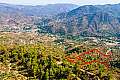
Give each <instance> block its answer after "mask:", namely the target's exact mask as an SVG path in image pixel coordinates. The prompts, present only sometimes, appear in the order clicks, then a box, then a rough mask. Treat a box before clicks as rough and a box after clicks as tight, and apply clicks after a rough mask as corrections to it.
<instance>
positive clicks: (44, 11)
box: [0, 3, 78, 16]
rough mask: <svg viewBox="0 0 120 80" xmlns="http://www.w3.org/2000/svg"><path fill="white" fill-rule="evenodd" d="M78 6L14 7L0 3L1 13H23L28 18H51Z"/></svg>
mask: <svg viewBox="0 0 120 80" xmlns="http://www.w3.org/2000/svg"><path fill="white" fill-rule="evenodd" d="M76 7H78V5H74V4H48V5H36V6H31V5H12V4H4V3H0V12H3V13H21V14H23V15H27V16H49V15H50V16H51V15H56V14H59V13H62V12H68V11H70V10H72V9H75V8H76Z"/></svg>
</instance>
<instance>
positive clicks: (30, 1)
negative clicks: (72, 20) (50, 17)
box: [0, 0, 120, 5]
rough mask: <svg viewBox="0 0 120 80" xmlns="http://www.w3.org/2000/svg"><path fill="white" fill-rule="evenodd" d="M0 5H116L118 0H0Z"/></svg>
mask: <svg viewBox="0 0 120 80" xmlns="http://www.w3.org/2000/svg"><path fill="white" fill-rule="evenodd" d="M0 3H9V4H17V5H46V4H56V3H72V4H77V5H98V4H99V5H103V4H117V3H120V0H0Z"/></svg>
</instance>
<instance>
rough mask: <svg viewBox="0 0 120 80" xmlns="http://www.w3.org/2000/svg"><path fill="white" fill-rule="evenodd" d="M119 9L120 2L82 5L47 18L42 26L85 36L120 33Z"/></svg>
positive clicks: (58, 31)
mask: <svg viewBox="0 0 120 80" xmlns="http://www.w3.org/2000/svg"><path fill="white" fill-rule="evenodd" d="M119 9H120V4H115V5H95V6H93V5H86V6H81V7H79V8H76V9H74V10H72V11H70V12H67V13H61V14H58V15H57V16H55V17H54V18H52V19H49V20H48V19H47V20H46V19H45V20H43V22H42V23H41V24H42V25H40V26H43V27H46V26H47V27H49V28H50V29H49V30H50V31H51V32H52V33H60V34H75V35H76V34H80V35H83V36H113V35H119V34H120V17H119ZM45 21H48V22H45ZM43 24H44V25H43Z"/></svg>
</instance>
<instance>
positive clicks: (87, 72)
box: [0, 34, 120, 80]
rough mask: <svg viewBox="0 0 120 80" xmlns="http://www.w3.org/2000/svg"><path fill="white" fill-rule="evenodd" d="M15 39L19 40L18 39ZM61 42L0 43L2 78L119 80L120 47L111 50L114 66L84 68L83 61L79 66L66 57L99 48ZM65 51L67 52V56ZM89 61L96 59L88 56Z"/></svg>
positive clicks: (98, 65)
mask: <svg viewBox="0 0 120 80" xmlns="http://www.w3.org/2000/svg"><path fill="white" fill-rule="evenodd" d="M24 35H25V34H24ZM21 36H22V35H21ZM6 37H7V35H6ZM9 38H10V36H9V37H7V39H8V41H9ZM15 38H16V39H17V37H15ZM22 38H23V37H22ZM29 38H30V36H29ZM3 39H4V38H3ZM19 39H20V38H19ZM10 40H12V39H10ZM1 41H2V40H1ZM27 41H28V39H27ZM61 41H62V42H63V40H58V42H57V41H55V43H54V42H53V43H52V42H51V43H43V42H36V43H32V44H30V43H27V44H18V43H19V42H18V43H15V44H14V43H13V44H9V45H8V44H7V42H3V43H0V79H1V80H4V79H5V80H14V79H16V80H26V79H28V80H36V79H40V80H53V79H55V80H80V79H81V80H91V79H92V80H98V79H100V80H119V78H120V77H119V71H120V70H119V64H120V63H119V62H120V61H119V59H120V58H119V50H120V49H119V47H114V48H111V49H113V51H112V52H113V53H114V55H113V59H114V60H113V61H111V62H109V63H108V64H110V65H111V66H110V68H106V67H105V66H104V65H101V64H98V63H93V64H91V65H84V66H82V65H80V62H78V63H77V64H73V63H70V62H69V61H68V60H67V59H66V56H69V55H70V54H72V53H74V52H77V53H78V54H80V53H81V52H82V51H85V50H86V51H87V50H89V49H90V48H94V47H98V46H99V45H97V46H96V45H92V46H90V45H86V47H85V44H84V46H83V47H82V48H80V47H77V48H76V47H75V48H74V45H69V44H66V45H63V44H59V45H58V44H56V43H60V42H61ZM5 43H6V44H5ZM91 44H92V43H91ZM88 46H89V47H88ZM69 47H72V48H73V50H69V51H68V49H69ZM64 48H65V50H66V51H68V52H67V53H66V51H64ZM71 57H72V56H71ZM87 59H93V58H91V57H90V56H87ZM88 61H89V60H88Z"/></svg>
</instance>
